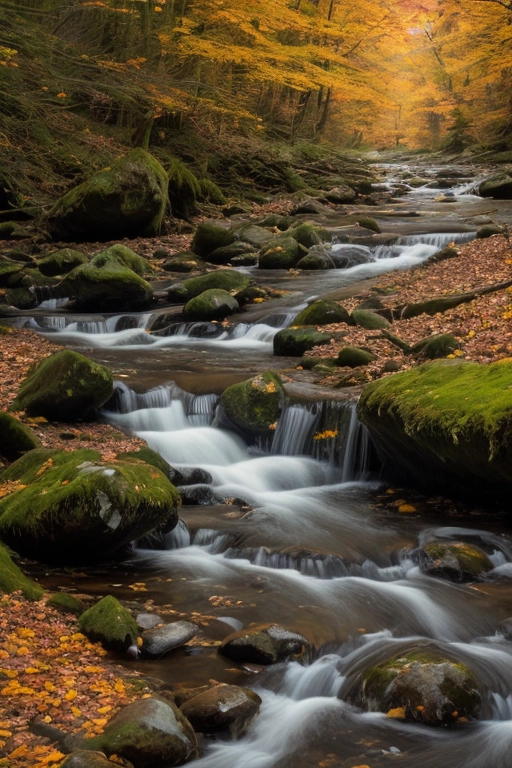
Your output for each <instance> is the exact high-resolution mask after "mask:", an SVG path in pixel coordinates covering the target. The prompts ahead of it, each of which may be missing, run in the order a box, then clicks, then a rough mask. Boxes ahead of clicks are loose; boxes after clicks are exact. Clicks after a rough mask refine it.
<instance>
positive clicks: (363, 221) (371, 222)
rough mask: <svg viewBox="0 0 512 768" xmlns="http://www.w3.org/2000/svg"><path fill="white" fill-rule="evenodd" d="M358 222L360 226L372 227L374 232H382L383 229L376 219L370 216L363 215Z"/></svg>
mask: <svg viewBox="0 0 512 768" xmlns="http://www.w3.org/2000/svg"><path fill="white" fill-rule="evenodd" d="M357 223H358V224H359V226H360V227H364V228H365V229H371V230H372V231H373V232H377V234H380V232H381V231H382V230H381V228H380V227H379V225H378V224H377V222H376V221H375V219H372V218H370V217H369V216H361V217H360V218H359V219H358V220H357Z"/></svg>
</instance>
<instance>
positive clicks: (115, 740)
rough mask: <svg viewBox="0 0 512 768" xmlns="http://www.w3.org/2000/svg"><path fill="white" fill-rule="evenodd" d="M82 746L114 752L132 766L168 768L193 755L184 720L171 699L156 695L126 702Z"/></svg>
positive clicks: (193, 738) (189, 729) (192, 737)
mask: <svg viewBox="0 0 512 768" xmlns="http://www.w3.org/2000/svg"><path fill="white" fill-rule="evenodd" d="M82 747H83V748H85V749H88V750H101V751H102V752H104V753H105V754H106V755H114V754H115V755H118V756H119V757H122V758H124V759H126V760H130V761H131V762H132V763H133V765H134V766H135V768H172V766H176V765H182V764H183V763H186V762H188V761H189V760H193V759H194V758H195V757H197V741H196V736H195V733H194V731H193V729H192V726H191V725H190V723H189V722H188V720H187V719H186V718H185V717H184V716H183V715H182V713H181V712H180V711H179V709H178V708H177V707H176V706H175V705H174V704H173V703H172V702H170V701H164V700H163V699H159V698H156V697H153V698H148V699H141V700H140V701H135V702H134V703H133V704H128V706H126V707H124V708H123V709H122V710H121V711H120V712H119V713H118V714H117V715H115V717H113V718H112V720H110V722H109V723H107V725H106V726H105V730H104V731H103V733H101V734H100V735H99V736H94V737H93V738H91V739H85V740H84V742H83V744H82Z"/></svg>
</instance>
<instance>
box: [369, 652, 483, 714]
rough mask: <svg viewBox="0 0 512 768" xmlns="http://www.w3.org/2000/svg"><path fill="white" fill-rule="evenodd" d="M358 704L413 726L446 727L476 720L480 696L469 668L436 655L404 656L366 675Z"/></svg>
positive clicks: (411, 654)
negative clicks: (408, 721)
mask: <svg viewBox="0 0 512 768" xmlns="http://www.w3.org/2000/svg"><path fill="white" fill-rule="evenodd" d="M358 703H359V704H360V705H362V706H363V707H365V709H368V710H370V711H371V712H386V713H390V714H392V715H393V716H394V717H401V718H402V719H404V720H410V721H412V722H419V723H425V724H427V725H446V724H448V723H451V722H454V721H455V720H457V719H458V718H460V717H464V718H474V717H476V716H477V714H478V710H479V707H480V693H479V691H478V686H477V683H476V680H475V678H474V677H473V675H472V673H471V671H470V670H469V669H468V667H467V666H466V665H464V664H462V663H460V662H455V661H451V660H450V659H445V658H442V657H440V656H439V655H436V654H434V653H428V652H421V653H414V652H412V653H404V655H403V656H401V657H399V658H394V659H390V660H387V661H385V662H384V663H382V664H379V665H378V666H375V667H372V668H371V669H370V670H368V672H367V673H366V674H365V676H364V678H363V683H362V686H361V690H360V692H359V697H358Z"/></svg>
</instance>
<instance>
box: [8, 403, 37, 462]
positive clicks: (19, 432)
mask: <svg viewBox="0 0 512 768" xmlns="http://www.w3.org/2000/svg"><path fill="white" fill-rule="evenodd" d="M40 447H41V441H40V440H39V438H38V436H37V435H36V433H35V432H33V431H32V430H31V429H30V427H28V426H27V425H26V424H23V422H22V421H20V420H19V419H17V418H16V417H15V416H12V415H11V414H10V413H6V412H5V411H0V456H3V458H4V459H7V461H15V460H16V459H19V457H20V456H21V454H22V453H25V452H26V451H31V450H32V449H33V448H40Z"/></svg>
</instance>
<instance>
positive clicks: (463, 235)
mask: <svg viewBox="0 0 512 768" xmlns="http://www.w3.org/2000/svg"><path fill="white" fill-rule="evenodd" d="M475 237H476V232H432V233H430V234H424V235H404V236H403V237H399V238H398V240H397V241H396V245H416V244H417V243H424V244H425V245H435V247H436V248H438V249H439V250H441V248H445V247H446V246H447V245H449V244H450V243H459V244H462V243H469V242H470V241H471V240H474V239H475Z"/></svg>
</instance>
